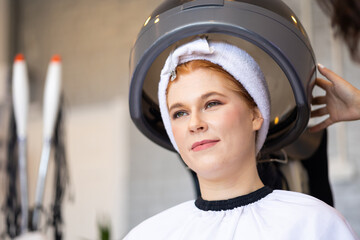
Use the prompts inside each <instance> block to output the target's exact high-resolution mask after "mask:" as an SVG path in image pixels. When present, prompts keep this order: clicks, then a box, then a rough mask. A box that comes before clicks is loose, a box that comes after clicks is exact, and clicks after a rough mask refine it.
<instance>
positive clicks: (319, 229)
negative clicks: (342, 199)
mask: <svg viewBox="0 0 360 240" xmlns="http://www.w3.org/2000/svg"><path fill="white" fill-rule="evenodd" d="M266 208H273V209H275V211H271V214H272V215H273V217H275V216H276V217H277V218H278V219H279V220H280V219H281V220H282V221H286V222H288V223H291V225H293V226H298V227H299V226H301V228H302V229H303V230H307V232H313V233H316V235H317V236H323V237H324V236H327V237H329V238H328V239H354V236H355V233H354V232H353V230H352V229H351V227H350V225H349V224H348V222H347V221H346V219H345V218H344V217H343V216H342V215H341V213H340V212H338V211H337V210H336V209H335V208H333V207H331V206H329V205H327V204H326V203H324V202H323V201H321V200H319V199H317V198H314V197H312V196H309V195H307V194H303V193H298V192H292V191H283V190H274V191H273V193H271V194H269V195H268V202H267V206H266ZM329 234H330V235H329ZM337 237H339V238H337Z"/></svg>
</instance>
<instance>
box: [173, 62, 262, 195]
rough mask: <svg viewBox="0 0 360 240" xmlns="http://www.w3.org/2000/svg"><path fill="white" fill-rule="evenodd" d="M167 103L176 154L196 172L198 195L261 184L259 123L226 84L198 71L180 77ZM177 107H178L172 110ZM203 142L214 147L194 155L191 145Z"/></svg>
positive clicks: (210, 72)
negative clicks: (257, 142)
mask: <svg viewBox="0 0 360 240" xmlns="http://www.w3.org/2000/svg"><path fill="white" fill-rule="evenodd" d="M209 93H212V94H210V95H209ZM204 96H206V97H204ZM167 103H168V107H169V108H170V118H171V126H172V130H173V134H174V138H175V141H176V144H177V146H178V147H179V152H180V155H181V157H182V159H183V160H184V162H185V163H186V164H187V165H188V166H189V167H190V168H191V169H192V170H193V171H195V172H196V173H197V175H198V178H199V181H200V187H201V191H202V195H204V191H203V190H204V189H205V188H216V186H217V185H219V186H220V185H222V188H224V186H223V185H224V184H225V185H226V186H230V185H231V186H237V187H239V186H238V185H239V184H240V185H244V189H245V188H248V187H249V186H250V185H251V187H250V188H251V189H252V188H257V187H258V186H260V185H262V183H261V184H260V183H259V181H260V180H259V178H258V174H257V171H256V161H255V134H256V131H257V130H259V129H260V127H261V124H262V122H263V119H262V118H261V114H260V112H259V110H258V109H257V108H256V109H255V110H254V109H250V108H249V107H248V105H247V104H246V102H245V101H244V100H243V98H242V97H241V96H240V95H239V94H238V93H236V92H234V91H232V90H230V89H229V88H228V87H227V86H226V85H225V84H224V77H223V75H221V74H220V73H218V72H216V71H213V70H209V69H203V68H200V69H197V70H195V71H193V72H190V73H187V74H184V75H181V76H178V78H177V80H176V81H175V82H173V83H172V85H171V86H170V87H169V89H168V95H167ZM175 104H178V105H179V104H180V106H178V107H176V108H173V109H171V108H172V106H173V105H175ZM203 140H211V141H216V143H215V144H214V143H212V144H209V145H204V146H202V147H203V148H204V149H200V150H197V151H194V149H192V146H193V144H194V143H196V142H199V141H203ZM260 182H261V181H260ZM254 184H255V185H256V186H254ZM226 186H225V188H226ZM255 190H256V189H255ZM244 191H245V192H246V191H247V190H244ZM225 195H228V194H225ZM225 197H229V196H225ZM215 198H218V197H217V196H215Z"/></svg>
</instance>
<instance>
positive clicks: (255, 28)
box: [129, 0, 328, 181]
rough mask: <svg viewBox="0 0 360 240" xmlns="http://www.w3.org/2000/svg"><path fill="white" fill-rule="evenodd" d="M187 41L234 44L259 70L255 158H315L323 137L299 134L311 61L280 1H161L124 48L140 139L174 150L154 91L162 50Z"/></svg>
mask: <svg viewBox="0 0 360 240" xmlns="http://www.w3.org/2000/svg"><path fill="white" fill-rule="evenodd" d="M195 37H206V38H208V39H209V40H215V41H225V42H228V43H231V44H233V45H236V46H238V47H239V48H241V49H244V50H245V51H247V52H248V53H249V54H250V55H251V56H252V57H253V58H254V59H255V60H256V62H257V63H258V64H259V65H260V68H261V69H262V71H263V73H264V75H265V78H266V81H267V83H268V86H269V91H270V98H271V116H270V128H269V133H268V135H267V139H266V141H265V144H264V147H263V149H262V150H261V154H260V156H262V158H269V156H270V155H273V154H276V153H277V152H279V151H281V150H283V151H285V153H286V156H287V157H289V158H293V159H306V158H309V157H310V156H312V155H313V154H314V153H315V151H316V150H317V149H318V147H319V146H320V142H321V139H322V135H323V133H322V132H321V133H318V134H309V133H308V132H306V131H305V129H306V126H307V124H308V121H309V118H310V101H311V91H312V87H313V84H314V80H315V78H316V66H315V63H316V61H315V56H314V52H313V50H312V48H311V45H310V41H309V38H308V36H307V34H306V32H305V30H304V28H303V26H302V25H301V23H300V21H299V19H298V18H297V16H296V15H295V14H294V13H293V12H292V10H291V9H290V8H289V7H287V6H286V5H285V4H284V3H283V2H282V1H280V0H273V1H268V0H251V1H250V0H235V1H230V0H167V1H164V2H163V3H162V4H161V5H160V6H159V7H157V8H156V9H155V11H154V12H153V13H152V14H151V15H150V16H148V18H147V19H146V20H145V21H144V24H143V26H142V29H141V30H140V33H139V34H138V36H137V39H136V42H135V44H134V46H133V48H132V50H131V56H130V77H131V83H130V91H129V108H130V115H131V118H132V120H133V122H134V123H135V125H136V126H137V128H138V129H139V130H140V131H141V132H142V133H143V134H144V135H145V136H147V137H148V138H149V139H150V140H152V141H153V142H155V143H157V144H159V145H160V146H162V147H164V148H167V149H169V150H172V151H174V149H173V147H172V145H171V143H170V141H169V138H168V137H167V134H166V131H165V129H164V126H163V123H162V120H161V116H160V111H159V106H158V105H159V103H158V100H157V85H158V82H159V76H160V71H161V68H162V66H163V65H164V63H165V60H166V57H167V56H168V55H169V53H170V51H171V50H172V49H174V48H175V47H176V46H178V45H181V44H183V43H185V42H188V41H190V40H191V39H193V38H195ZM325 157H326V156H325ZM326 181H328V180H327V179H326Z"/></svg>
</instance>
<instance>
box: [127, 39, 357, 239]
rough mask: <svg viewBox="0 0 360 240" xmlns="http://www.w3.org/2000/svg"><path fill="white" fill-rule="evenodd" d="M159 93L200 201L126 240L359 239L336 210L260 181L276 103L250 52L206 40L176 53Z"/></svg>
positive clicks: (157, 219)
mask: <svg viewBox="0 0 360 240" xmlns="http://www.w3.org/2000/svg"><path fill="white" fill-rule="evenodd" d="M158 95H159V105H160V110H161V114H162V119H163V123H164V125H165V128H166V131H167V133H168V136H169V138H170V140H171V142H172V144H173V145H174V147H175V149H176V150H177V151H178V152H179V153H180V155H181V157H182V159H183V160H184V162H185V163H186V164H187V165H188V167H189V168H191V169H192V170H193V171H195V172H196V173H197V176H198V179H199V183H200V189H201V197H200V198H199V199H197V200H196V201H188V202H185V203H183V204H180V205H178V206H175V207H173V208H171V209H169V210H166V211H164V212H162V213H160V214H158V215H156V216H154V217H152V218H150V219H148V220H146V221H145V222H143V223H142V224H140V225H139V226H137V227H136V228H135V229H133V230H132V231H131V232H130V233H129V234H128V235H127V236H126V238H125V239H222V240H223V239H356V236H355V234H354V233H353V231H352V230H351V228H350V226H349V225H348V224H347V223H346V220H344V219H343V217H342V216H341V215H340V214H339V213H338V212H337V211H336V210H335V209H333V208H331V207H329V206H328V205H326V204H324V203H323V202H321V201H319V200H317V199H315V198H313V197H310V196H307V195H304V194H300V193H295V192H288V191H280V190H275V191H273V190H272V189H270V188H269V187H266V186H264V184H263V183H262V182H261V180H260V178H259V175H258V173H257V169H256V155H257V153H258V152H259V151H260V149H261V147H262V145H263V143H264V141H265V138H266V134H267V131H268V127H269V117H270V99H269V94H268V90H267V85H266V81H265V79H264V76H263V74H262V72H261V70H260V68H259V66H258V65H257V63H256V62H255V61H254V60H253V59H252V58H251V57H250V56H249V55H248V54H247V53H246V52H245V51H243V50H241V49H239V48H237V47H235V46H232V45H230V44H227V43H222V42H208V41H207V40H206V39H196V40H194V41H191V42H189V43H186V44H184V45H182V46H180V47H178V48H177V49H175V50H174V51H173V52H172V53H171V54H170V56H169V57H168V58H167V60H166V63H165V66H164V68H163V70H162V72H161V79H160V83H159V90H158Z"/></svg>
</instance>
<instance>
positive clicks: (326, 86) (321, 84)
mask: <svg viewBox="0 0 360 240" xmlns="http://www.w3.org/2000/svg"><path fill="white" fill-rule="evenodd" d="M315 84H316V85H317V86H319V87H321V88H322V89H324V90H325V91H326V90H327V89H329V87H331V85H332V83H331V82H330V81H328V80H325V79H322V78H316V79H315Z"/></svg>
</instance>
